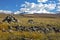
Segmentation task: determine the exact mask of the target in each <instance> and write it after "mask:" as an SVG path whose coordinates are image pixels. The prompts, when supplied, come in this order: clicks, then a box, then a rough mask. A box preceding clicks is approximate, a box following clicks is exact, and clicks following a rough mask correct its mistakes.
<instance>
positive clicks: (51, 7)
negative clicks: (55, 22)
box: [46, 4, 56, 10]
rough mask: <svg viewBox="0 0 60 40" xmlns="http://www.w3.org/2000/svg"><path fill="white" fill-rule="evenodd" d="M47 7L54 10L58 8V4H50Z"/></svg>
mask: <svg viewBox="0 0 60 40" xmlns="http://www.w3.org/2000/svg"><path fill="white" fill-rule="evenodd" d="M46 8H48V9H49V10H54V9H55V8H56V4H48V5H46Z"/></svg>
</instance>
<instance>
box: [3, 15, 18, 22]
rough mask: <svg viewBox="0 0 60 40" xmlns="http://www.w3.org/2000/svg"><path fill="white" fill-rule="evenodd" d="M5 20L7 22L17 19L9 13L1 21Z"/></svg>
mask: <svg viewBox="0 0 60 40" xmlns="http://www.w3.org/2000/svg"><path fill="white" fill-rule="evenodd" d="M5 21H6V22H8V23H11V22H17V19H15V18H14V17H13V16H11V15H9V16H7V17H6V18H5V19H3V21H2V22H5Z"/></svg>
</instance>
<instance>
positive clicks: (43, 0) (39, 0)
mask: <svg viewBox="0 0 60 40" xmlns="http://www.w3.org/2000/svg"><path fill="white" fill-rule="evenodd" d="M37 1H38V2H46V1H48V0H37Z"/></svg>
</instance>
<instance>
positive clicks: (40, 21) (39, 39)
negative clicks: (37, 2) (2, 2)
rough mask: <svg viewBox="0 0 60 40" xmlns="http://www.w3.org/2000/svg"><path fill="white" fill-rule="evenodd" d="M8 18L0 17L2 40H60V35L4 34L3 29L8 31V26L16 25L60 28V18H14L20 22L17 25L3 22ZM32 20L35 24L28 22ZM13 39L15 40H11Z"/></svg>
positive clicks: (33, 33) (23, 32)
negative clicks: (23, 39) (25, 39)
mask: <svg viewBox="0 0 60 40" xmlns="http://www.w3.org/2000/svg"><path fill="white" fill-rule="evenodd" d="M5 17H6V16H4V17H2V16H0V40H21V39H20V38H21V37H25V38H30V39H33V40H60V33H55V32H52V33H48V34H44V33H37V32H27V31H13V32H11V33H9V32H2V31H1V29H3V28H4V29H6V30H8V25H9V26H15V25H22V26H25V27H30V26H39V27H40V26H41V27H48V26H47V24H49V25H51V26H56V27H58V28H60V18H41V17H38V18H35V17H34V18H28V17H21V16H14V17H15V18H16V19H17V20H18V22H17V23H13V22H12V23H10V24H9V23H7V22H2V20H3V19H4V18H5ZM29 19H32V20H33V24H31V23H29V22H28V20H29ZM11 38H13V39H11Z"/></svg>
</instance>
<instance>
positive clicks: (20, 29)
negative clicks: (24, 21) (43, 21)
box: [8, 25, 60, 33]
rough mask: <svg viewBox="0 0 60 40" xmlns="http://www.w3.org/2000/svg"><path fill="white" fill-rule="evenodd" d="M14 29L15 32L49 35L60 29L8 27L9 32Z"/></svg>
mask: <svg viewBox="0 0 60 40" xmlns="http://www.w3.org/2000/svg"><path fill="white" fill-rule="evenodd" d="M13 28H15V31H28V32H40V33H50V32H60V29H58V28H56V27H50V28H47V27H46V28H45V27H40V26H31V27H24V26H19V25H17V26H12V27H10V26H8V29H9V30H13Z"/></svg>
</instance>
